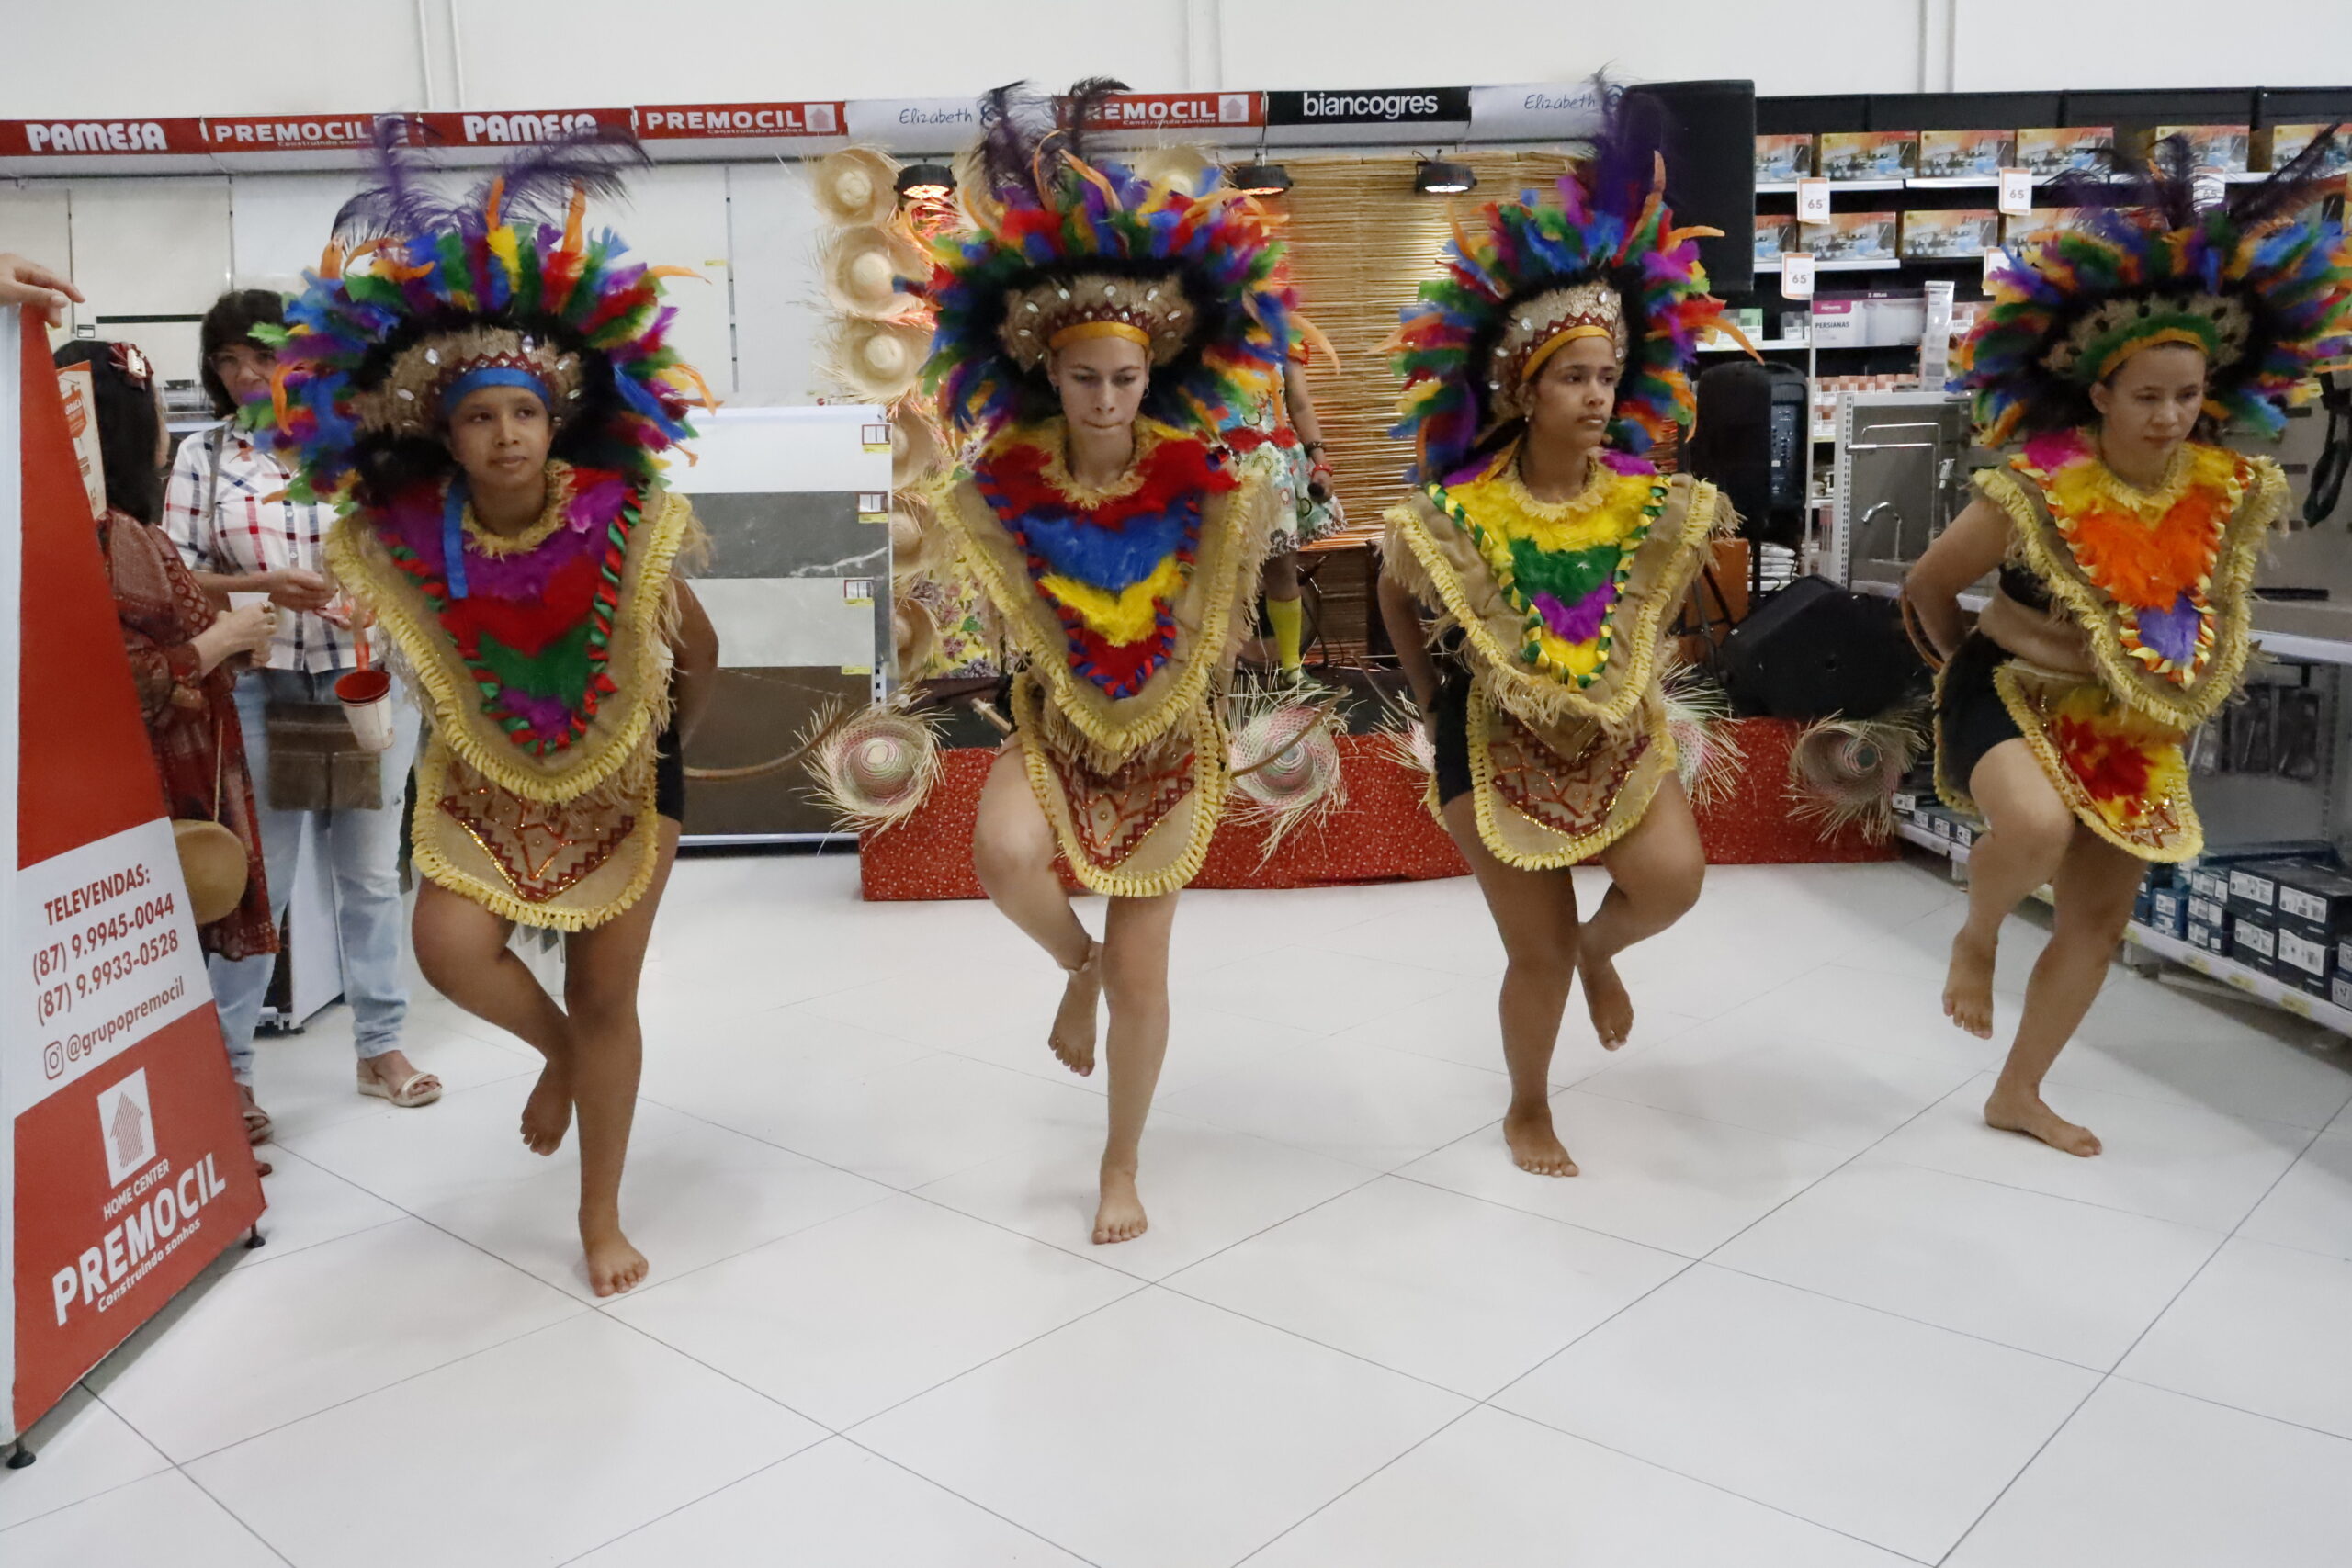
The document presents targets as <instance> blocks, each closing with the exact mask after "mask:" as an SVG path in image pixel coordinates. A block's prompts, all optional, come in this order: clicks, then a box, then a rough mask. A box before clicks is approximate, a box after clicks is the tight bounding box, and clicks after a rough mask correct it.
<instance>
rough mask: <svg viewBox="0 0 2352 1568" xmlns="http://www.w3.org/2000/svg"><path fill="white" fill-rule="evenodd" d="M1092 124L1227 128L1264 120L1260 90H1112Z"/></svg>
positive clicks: (1132, 127) (1127, 127) (1116, 127)
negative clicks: (1137, 91)
mask: <svg viewBox="0 0 2352 1568" xmlns="http://www.w3.org/2000/svg"><path fill="white" fill-rule="evenodd" d="M1094 123H1095V124H1097V125H1099V126H1103V127H1104V128H1105V129H1107V130H1185V129H1188V128H1201V129H1211V128H1215V129H1230V128H1233V127H1237V126H1238V127H1243V128H1249V127H1255V126H1261V125H1263V124H1265V123H1266V100H1265V96H1264V95H1263V94H1260V93H1114V94H1112V95H1111V96H1110V97H1109V98H1108V99H1106V100H1105V101H1104V102H1103V107H1101V108H1100V109H1098V110H1096V111H1095V115H1094Z"/></svg>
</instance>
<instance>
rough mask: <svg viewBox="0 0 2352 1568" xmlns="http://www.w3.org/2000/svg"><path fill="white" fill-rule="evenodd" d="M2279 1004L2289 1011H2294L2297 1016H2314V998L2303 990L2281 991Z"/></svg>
mask: <svg viewBox="0 0 2352 1568" xmlns="http://www.w3.org/2000/svg"><path fill="white" fill-rule="evenodd" d="M2278 1005H2279V1006H2280V1007H2282V1008H2285V1009H2286V1010H2288V1011H2289V1012H2291V1013H2293V1014H2294V1015H2295V1016H2296V1017H2297V1018H2309V1017H2311V1016H2312V999H2311V998H2309V997H2307V996H2305V995H2303V993H2302V992H2301V991H2281V992H2279V993H2278Z"/></svg>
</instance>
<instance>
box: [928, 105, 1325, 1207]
mask: <svg viewBox="0 0 2352 1568" xmlns="http://www.w3.org/2000/svg"><path fill="white" fill-rule="evenodd" d="M1111 90H1114V89H1113V88H1111V87H1110V86H1108V85H1105V84H1100V83H1094V84H1087V85H1081V86H1080V88H1078V89H1076V90H1074V92H1073V94H1072V98H1073V107H1072V110H1071V112H1069V114H1068V115H1066V117H1065V118H1064V121H1063V123H1064V125H1066V126H1069V127H1075V128H1079V129H1078V130H1051V131H1048V132H1046V134H1045V135H1043V136H1042V137H1040V136H1036V135H1034V134H1032V133H1031V132H1030V131H1029V130H1024V129H1023V125H1022V123H1021V116H1022V113H1023V110H1022V107H1021V106H1019V105H1016V104H1015V103H1014V102H1013V101H1012V97H1011V95H1010V90H1009V89H1000V90H999V91H998V92H996V93H995V94H992V95H991V96H990V101H989V107H988V110H987V114H986V117H985V118H986V120H987V124H988V130H987V131H986V133H985V139H984V141H983V142H982V145H981V147H980V149H979V153H978V157H977V158H976V159H975V160H973V162H974V163H975V164H976V165H977V166H976V168H975V170H974V171H973V172H972V173H970V174H967V177H966V180H965V182H964V191H965V203H966V206H967V209H969V210H970V212H971V215H972V217H973V220H974V223H975V231H973V232H970V233H967V234H966V235H963V236H959V237H957V238H955V239H951V240H949V241H947V242H945V243H943V246H942V250H941V254H940V267H939V272H938V275H937V276H936V278H935V280H934V287H933V295H934V297H935V299H936V302H937V304H938V307H939V319H938V325H937V328H936V334H935V336H934V337H933V350H932V361H931V367H930V372H929V374H930V378H931V381H932V384H933V386H934V387H937V388H940V389H942V390H943V391H944V400H945V406H946V410H947V412H948V414H949V415H950V417H951V418H953V419H954V420H955V421H956V423H957V424H958V425H959V426H962V427H965V428H971V427H975V426H978V427H979V428H980V429H981V430H983V431H984V432H985V433H986V437H985V439H984V440H983V441H982V443H981V445H980V446H978V450H977V451H976V452H975V453H974V455H973V456H972V457H971V459H970V462H969V465H968V467H967V469H966V470H965V471H964V472H962V473H960V474H959V475H957V476H956V480H955V482H954V484H953V486H952V488H951V489H950V490H949V491H948V492H947V493H946V494H945V495H944V496H943V497H942V498H941V500H940V502H939V504H938V508H937V510H938V514H939V516H940V518H941V519H942V521H943V522H944V525H945V526H946V528H947V530H948V532H949V534H950V536H952V537H953V538H954V540H955V542H956V547H957V549H958V551H959V552H960V553H961V554H962V556H963V558H964V559H965V561H966V563H967V565H968V566H969V567H970V568H971V569H972V570H973V571H974V574H975V576H976V577H977V578H978V581H979V583H980V585H981V588H982V590H983V592H986V593H987V595H988V596H989V600H990V602H991V603H992V604H994V606H995V608H996V611H997V613H998V615H999V616H1000V617H1001V620H1002V622H1003V625H1004V627H1005V632H1006V639H1007V642H1008V644H1009V645H1010V647H1011V648H1012V649H1013V650H1014V653H1015V655H1016V657H1017V658H1018V659H1019V660H1022V661H1023V662H1022V664H1021V667H1020V668H1019V669H1018V670H1017V671H1016V672H1015V673H1014V674H1013V675H1012V679H1011V682H1010V688H1011V689H1010V695H1009V700H1010V704H1011V708H1012V716H1013V719H1014V722H1015V726H1016V728H1015V733H1014V735H1013V737H1012V739H1010V740H1009V741H1008V742H1007V743H1006V745H1005V747H1004V750H1003V751H1002V752H1001V753H1000V755H999V756H998V758H997V761H996V765H995V767H994V768H993V769H992V770H991V772H990V773H989V779H988V783H987V785H986V787H985V788H984V790H983V791H982V794H981V797H980V807H979V820H978V826H977V828H976V830H975V836H974V840H973V858H974V861H975V863H976V866H977V869H978V873H979V876H980V881H981V884H982V886H985V887H986V888H987V889H988V894H989V898H991V899H992V900H993V901H994V902H995V903H996V905H997V907H998V908H1001V909H1002V910H1003V911H1004V912H1005V914H1006V915H1007V916H1009V917H1010V918H1011V919H1012V921H1013V923H1014V924H1016V925H1018V926H1019V927H1020V928H1021V929H1022V930H1023V931H1025V932H1027V933H1028V934H1029V936H1030V937H1031V938H1032V939H1034V940H1035V942H1037V944H1038V945H1039V946H1040V947H1043V948H1044V949H1045V950H1046V953H1049V954H1051V955H1052V957H1053V959H1054V961H1055V962H1056V963H1057V964H1060V965H1061V966H1062V968H1063V969H1064V970H1066V971H1068V973H1069V984H1068V986H1067V987H1066V988H1065V990H1064V993H1063V997H1062V1002H1061V1007H1060V1009H1059V1010H1058V1011H1057V1014H1056V1015H1055V1019H1054V1025H1053V1032H1052V1035H1051V1037H1050V1039H1051V1044H1052V1047H1053V1050H1054V1054H1055V1055H1057V1056H1058V1057H1059V1058H1060V1059H1061V1060H1062V1062H1063V1063H1064V1064H1065V1065H1067V1066H1069V1068H1070V1069H1071V1070H1072V1071H1073V1072H1077V1073H1080V1074H1086V1073H1091V1072H1092V1071H1093V1069H1094V1038H1095V1011H1096V1006H1097V1003H1098V1002H1099V1001H1100V1000H1101V999H1102V998H1103V996H1104V994H1105V993H1107V994H1108V998H1109V1001H1110V1014H1111V1020H1110V1034H1109V1055H1110V1070H1111V1092H1110V1122H1111V1125H1110V1136H1109V1139H1108V1141H1107V1142H1106V1143H1105V1145H1104V1146H1103V1165H1102V1179H1101V1203H1100V1207H1099V1208H1098V1210H1097V1212H1096V1214H1095V1218H1094V1230H1093V1237H1094V1240H1095V1241H1097V1242H1099V1243H1108V1242H1119V1241H1127V1240H1130V1239H1132V1238H1134V1237H1136V1236H1138V1235H1142V1234H1143V1232H1144V1229H1145V1225H1146V1219H1145V1215H1144V1210H1143V1203H1142V1201H1141V1200H1140V1199H1139V1198H1138V1197H1137V1196H1136V1166H1137V1160H1138V1157H1139V1156H1138V1150H1139V1146H1140V1144H1141V1140H1142V1137H1143V1126H1144V1119H1145V1117H1146V1115H1147V1114H1148V1112H1149V1111H1150V1108H1151V1096H1152V1089H1153V1087H1154V1085H1155V1084H1156V1083H1157V1082H1158V1080H1159V1066H1160V1060H1161V1057H1162V1056H1163V1055H1164V1054H1165V1052H1166V1050H1167V1045H1168V939H1169V932H1170V928H1171V926H1172V924H1173V922H1174V920H1175V916H1176V892H1177V890H1178V889H1179V888H1181V887H1182V886H1184V885H1185V884H1186V883H1187V882H1189V881H1191V880H1192V878H1193V874H1194V873H1196V872H1197V871H1199V869H1200V866H1201V861H1202V858H1203V857H1204V855H1205V854H1206V853H1207V852H1208V841H1209V836H1210V834H1211V833H1212V832H1214V831H1215V829H1216V821H1217V817H1218V814H1219V812H1220V811H1221V810H1222V809H1223V807H1224V802H1225V794H1226V783H1227V773H1226V768H1227V763H1226V735H1225V727H1224V724H1223V722H1222V720H1221V718H1220V716H1219V714H1218V711H1217V710H1218V701H1219V698H1220V696H1221V694H1222V692H1223V689H1224V686H1225V683H1226V682H1227V678H1228V676H1229V674H1230V671H1231V668H1232V662H1233V659H1234V655H1235V653H1236V651H1237V649H1238V643H1239V640H1240V638H1241V637H1244V636H1246V635H1247V634H1248V632H1249V631H1250V624H1249V616H1248V614H1247V612H1248V608H1249V604H1250V594H1251V593H1252V592H1253V591H1254V589H1255V587H1256V583H1257V573H1258V567H1259V563H1260V560H1261V558H1262V556H1263V554H1264V551H1265V547H1266V536H1267V530H1268V526H1269V514H1270V512H1271V505H1270V496H1271V487H1270V484H1269V482H1268V476H1267V473H1266V471H1265V469H1264V468H1262V467H1261V466H1260V461H1261V460H1260V459H1252V460H1251V461H1250V463H1248V464H1242V463H1238V462H1237V461H1236V460H1235V459H1234V458H1233V457H1232V456H1231V454H1229V453H1227V451H1225V450H1224V449H1223V448H1222V447H1220V446H1216V445H1214V444H1213V440H1212V437H1211V434H1210V433H1211V432H1213V431H1214V430H1215V429H1216V420H1217V415H1218V412H1219V411H1220V410H1222V409H1224V408H1227V407H1229V406H1230V405H1231V404H1232V403H1233V402H1234V401H1235V400H1237V399H1238V398H1240V397H1243V396H1246V395H1249V394H1250V392H1252V391H1254V390H1256V389H1258V388H1259V387H1261V385H1262V384H1263V383H1264V382H1265V381H1266V380H1267V379H1268V378H1270V377H1272V375H1274V374H1276V373H1277V372H1278V370H1279V367H1280V364H1281V356H1282V348H1283V343H1284V342H1285V341H1286V334H1285V331H1284V321H1283V313H1284V295H1283V292H1282V290H1281V289H1280V288H1277V287H1276V286H1275V285H1274V284H1273V283H1272V276H1273V267H1274V246H1273V242H1272V237H1271V236H1270V234H1269V233H1268V231H1267V230H1266V227H1265V225H1264V222H1263V220H1262V219H1261V218H1260V217H1259V215H1258V214H1257V213H1256V211H1255V209H1254V208H1253V207H1252V205H1251V204H1250V202H1249V201H1248V200H1247V198H1245V197H1240V196H1239V195H1238V193H1234V192H1229V191H1218V190H1211V191H1209V192H1207V193H1205V194H1203V195H1200V196H1197V197H1195V196H1192V195H1188V194H1186V193H1185V192H1183V191H1182V190H1180V189H1178V188H1176V187H1174V186H1166V185H1160V184H1157V183H1154V182H1150V181H1147V180H1145V179H1142V178H1141V177H1139V176H1137V175H1135V174H1133V173H1132V172H1130V171H1128V170H1126V169H1125V168H1122V167H1120V166H1118V165H1116V164H1096V163H1093V162H1090V161H1089V160H1088V159H1087V158H1086V156H1085V150H1084V148H1083V146H1082V144H1081V141H1080V132H1081V131H1082V129H1083V127H1084V126H1085V125H1086V123H1087V115H1088V111H1089V108H1090V107H1091V103H1092V100H1093V98H1094V97H1095V96H1096V95H1098V94H1100V93H1103V92H1107V91H1111ZM1057 850H1058V851H1059V852H1060V854H1061V856H1062V858H1063V859H1065V860H1067V861H1068V862H1069V867H1070V869H1071V871H1072V872H1074V873H1075V874H1077V876H1078V879H1079V880H1080V882H1081V883H1083V884H1085V886H1088V887H1090V888H1091V889H1093V890H1094V891H1095V892H1098V893H1103V894H1106V895H1108V896H1109V897H1110V908H1109V912H1108V913H1107V914H1106V916H1105V917H1104V920H1103V940H1102V941H1100V942H1096V941H1094V940H1092V939H1091V938H1090V937H1089V936H1088V935H1087V931H1086V928H1085V927H1084V926H1083V925H1081V924H1080V921H1079V919H1078V916H1077V915H1076V914H1075V913H1074V912H1073V911H1072V909H1071V908H1070V902H1069V896H1068V895H1067V894H1066V893H1065V892H1064V891H1063V887H1062V884H1061V881H1060V879H1059V877H1058V876H1057V874H1056V870H1055V855H1056V852H1057Z"/></svg>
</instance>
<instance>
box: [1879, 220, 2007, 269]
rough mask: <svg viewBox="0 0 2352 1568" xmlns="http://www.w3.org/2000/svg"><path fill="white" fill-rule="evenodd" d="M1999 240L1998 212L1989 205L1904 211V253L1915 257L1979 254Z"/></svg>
mask: <svg viewBox="0 0 2352 1568" xmlns="http://www.w3.org/2000/svg"><path fill="white" fill-rule="evenodd" d="M1999 243H2001V215H2000V214H1999V213H1998V212H1996V211H1995V210H1993V209H1991V208H1989V207H1985V208H1976V207H1960V208H1951V209H1924V210H1922V209H1914V210H1912V211H1909V212H1905V214H1904V215H1903V254H1904V255H1905V256H1906V257H1911V258H1915V259H1918V260H1935V259H1940V258H1945V257H1953V256H1981V255H1983V254H1985V252H1986V251H1989V250H1991V249H1992V248H1993V247H1994V246H1996V245H1997V244H1999Z"/></svg>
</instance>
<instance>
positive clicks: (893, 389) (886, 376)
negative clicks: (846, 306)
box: [827, 318, 931, 403]
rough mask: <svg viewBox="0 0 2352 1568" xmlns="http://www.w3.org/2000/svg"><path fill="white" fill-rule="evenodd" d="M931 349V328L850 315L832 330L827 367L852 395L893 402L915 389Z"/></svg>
mask: <svg viewBox="0 0 2352 1568" xmlns="http://www.w3.org/2000/svg"><path fill="white" fill-rule="evenodd" d="M930 353H931V329H930V328H928V327H926V326H922V325H919V324H916V323H914V322H910V321H867V320H864V319H860V318H853V319H852V320H850V321H843V322H842V324H841V326H840V328H839V329H838V330H837V331H836V332H835V333H833V339H832V344H831V354H830V355H829V356H828V359H829V363H828V366H827V367H828V368H829V369H830V370H831V372H832V375H833V378H834V379H835V380H836V381H838V382H840V383H841V385H842V388H843V389H845V390H847V391H849V392H850V393H851V394H852V395H854V396H855V397H859V398H862V399H864V400H865V401H867V402H870V403H894V402H897V401H898V400H899V399H900V398H903V397H905V396H906V395H907V394H908V393H909V392H911V391H913V390H914V389H915V381H916V379H917V378H920V377H921V376H922V366H923V361H924V359H925V358H927V357H928V356H929V355H930Z"/></svg>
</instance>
